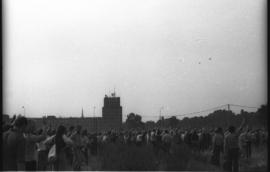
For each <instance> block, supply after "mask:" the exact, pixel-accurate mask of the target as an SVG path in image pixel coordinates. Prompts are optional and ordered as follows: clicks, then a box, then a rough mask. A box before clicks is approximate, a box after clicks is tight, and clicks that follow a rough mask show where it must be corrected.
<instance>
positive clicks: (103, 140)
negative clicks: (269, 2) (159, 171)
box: [2, 116, 268, 172]
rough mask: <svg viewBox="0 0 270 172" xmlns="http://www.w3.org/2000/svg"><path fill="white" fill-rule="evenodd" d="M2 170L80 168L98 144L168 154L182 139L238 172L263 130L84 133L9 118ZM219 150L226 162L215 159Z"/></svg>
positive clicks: (263, 136) (261, 138) (265, 138)
mask: <svg viewBox="0 0 270 172" xmlns="http://www.w3.org/2000/svg"><path fill="white" fill-rule="evenodd" d="M2 133H3V139H2V140H3V157H2V160H3V170H12V171H13V170H14V171H15V170H27V171H28V170H31V171H36V170H42V171H46V170H54V171H58V170H61V171H65V170H74V171H78V170H82V167H83V166H91V164H88V163H89V157H90V156H97V154H98V149H99V145H102V144H107V143H112V144H114V143H115V144H116V143H118V144H127V145H136V146H138V147H140V146H143V145H146V144H149V145H152V147H153V150H154V153H155V154H156V155H158V154H159V152H160V151H163V152H165V153H167V154H171V153H172V149H171V147H172V145H173V144H175V145H180V144H186V145H188V147H189V148H190V149H191V150H192V151H193V152H203V151H209V150H211V151H212V157H211V163H212V164H214V165H217V166H221V165H222V166H223V168H224V169H225V170H228V171H236V172H237V171H238V168H239V164H238V161H239V158H241V157H242V158H250V157H251V156H252V154H251V153H252V149H251V148H252V147H253V146H257V147H258V146H260V145H262V144H266V143H267V142H268V133H267V131H266V130H265V129H256V130H252V129H251V128H249V127H248V126H246V125H245V121H243V122H242V124H241V125H240V127H239V128H235V127H234V126H230V127H228V129H227V130H226V131H223V129H222V128H221V127H218V128H216V129H211V130H209V129H205V128H201V129H180V128H169V129H168V128H154V129H131V130H120V131H117V130H109V131H106V132H92V133H90V132H88V131H87V130H85V129H83V128H82V126H80V125H77V126H70V127H69V128H66V126H64V125H59V126H58V127H57V128H56V129H53V128H51V127H48V126H47V125H44V126H43V127H41V128H37V126H36V124H35V122H34V121H33V120H30V119H26V118H25V117H22V116H19V117H14V118H13V119H12V120H11V122H10V124H5V125H3V128H2ZM221 154H223V155H224V156H225V160H226V161H225V163H224V164H220V157H221Z"/></svg>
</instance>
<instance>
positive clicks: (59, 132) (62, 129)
mask: <svg viewBox="0 0 270 172" xmlns="http://www.w3.org/2000/svg"><path fill="white" fill-rule="evenodd" d="M64 134H66V127H64V126H63V125H59V127H58V128H57V131H56V136H62V135H64Z"/></svg>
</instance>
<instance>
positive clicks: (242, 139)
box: [239, 128, 247, 157]
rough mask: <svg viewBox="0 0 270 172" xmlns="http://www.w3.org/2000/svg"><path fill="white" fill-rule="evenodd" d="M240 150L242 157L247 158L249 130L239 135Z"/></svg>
mask: <svg viewBox="0 0 270 172" xmlns="http://www.w3.org/2000/svg"><path fill="white" fill-rule="evenodd" d="M239 148H240V153H241V155H240V156H242V157H246V156H247V155H246V150H247V128H246V129H244V131H243V132H242V133H241V134H240V135H239Z"/></svg>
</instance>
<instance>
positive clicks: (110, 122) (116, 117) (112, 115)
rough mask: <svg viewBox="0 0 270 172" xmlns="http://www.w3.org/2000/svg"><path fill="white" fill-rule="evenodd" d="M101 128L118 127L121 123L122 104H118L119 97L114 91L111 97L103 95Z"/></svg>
mask: <svg viewBox="0 0 270 172" xmlns="http://www.w3.org/2000/svg"><path fill="white" fill-rule="evenodd" d="M102 117H103V128H104V129H106V130H108V129H120V128H121V125H122V106H120V97H116V96H115V93H113V94H112V96H111V97H108V96H107V95H105V98H104V106H103V108H102Z"/></svg>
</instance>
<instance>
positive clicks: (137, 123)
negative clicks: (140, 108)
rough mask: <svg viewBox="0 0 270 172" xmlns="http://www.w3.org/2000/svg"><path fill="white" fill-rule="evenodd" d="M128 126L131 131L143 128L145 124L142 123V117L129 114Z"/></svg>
mask: <svg viewBox="0 0 270 172" xmlns="http://www.w3.org/2000/svg"><path fill="white" fill-rule="evenodd" d="M126 126H127V128H129V129H134V128H143V127H144V123H143V122H142V117H141V116H140V115H138V114H134V113H130V114H128V116H127V119H126Z"/></svg>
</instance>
